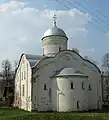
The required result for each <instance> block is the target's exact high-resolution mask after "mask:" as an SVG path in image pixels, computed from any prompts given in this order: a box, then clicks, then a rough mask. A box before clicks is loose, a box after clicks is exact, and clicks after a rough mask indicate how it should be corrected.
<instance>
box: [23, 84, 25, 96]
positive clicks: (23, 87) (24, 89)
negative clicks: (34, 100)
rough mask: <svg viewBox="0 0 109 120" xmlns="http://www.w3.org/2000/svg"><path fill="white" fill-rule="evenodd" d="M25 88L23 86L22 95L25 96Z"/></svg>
mask: <svg viewBox="0 0 109 120" xmlns="http://www.w3.org/2000/svg"><path fill="white" fill-rule="evenodd" d="M24 92H25V88H24V85H23V86H22V95H23V96H24Z"/></svg>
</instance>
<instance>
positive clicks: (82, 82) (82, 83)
mask: <svg viewBox="0 0 109 120" xmlns="http://www.w3.org/2000/svg"><path fill="white" fill-rule="evenodd" d="M82 89H83V90H84V89H85V88H84V82H82Z"/></svg>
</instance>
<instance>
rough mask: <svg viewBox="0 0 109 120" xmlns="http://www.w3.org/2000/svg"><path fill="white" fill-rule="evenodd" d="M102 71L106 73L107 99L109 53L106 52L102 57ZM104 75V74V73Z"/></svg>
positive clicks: (108, 94) (106, 89) (108, 90)
mask: <svg viewBox="0 0 109 120" xmlns="http://www.w3.org/2000/svg"><path fill="white" fill-rule="evenodd" d="M102 71H103V73H105V76H106V80H105V91H106V93H107V99H108V97H109V53H106V54H105V55H104V56H103V58H102ZM103 76H104V75H103Z"/></svg>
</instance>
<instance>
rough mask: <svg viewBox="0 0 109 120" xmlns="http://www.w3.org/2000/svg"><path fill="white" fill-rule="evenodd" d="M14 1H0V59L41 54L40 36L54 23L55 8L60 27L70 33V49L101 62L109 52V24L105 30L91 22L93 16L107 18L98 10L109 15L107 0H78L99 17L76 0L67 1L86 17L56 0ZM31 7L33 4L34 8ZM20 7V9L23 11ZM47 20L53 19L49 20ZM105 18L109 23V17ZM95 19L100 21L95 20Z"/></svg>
mask: <svg viewBox="0 0 109 120" xmlns="http://www.w3.org/2000/svg"><path fill="white" fill-rule="evenodd" d="M13 1H14V0H13ZM13 1H11V0H1V1H0V8H1V9H0V15H1V18H2V20H1V21H0V26H1V30H0V32H1V37H0V41H1V43H2V44H1V46H0V51H1V52H0V54H1V59H0V61H2V60H3V59H5V58H9V59H10V60H12V61H13V60H18V59H19V56H20V54H21V53H22V52H27V53H32V54H42V45H41V40H40V38H41V36H43V33H44V32H45V30H46V29H48V28H49V27H51V26H52V25H51V24H52V16H51V13H52V14H53V12H54V11H53V10H56V11H58V12H57V13H56V12H54V13H56V14H57V17H58V25H59V27H61V28H63V29H64V31H65V32H66V33H68V37H69V49H71V48H75V47H76V48H78V49H79V50H80V52H81V54H82V55H83V56H89V57H90V58H92V59H93V60H95V61H97V62H100V60H101V58H102V56H103V55H104V54H105V53H107V52H109V47H108V46H109V33H108V32H109V31H108V30H109V26H106V27H107V29H108V30H107V31H105V32H102V31H101V30H100V28H96V27H95V26H93V25H92V24H91V22H94V21H93V19H96V20H97V21H98V22H99V21H100V19H102V20H103V21H106V20H105V18H104V17H103V16H102V15H101V14H100V12H98V10H100V11H101V12H102V13H103V14H104V15H105V16H106V17H107V18H109V14H108V11H109V7H108V4H109V1H108V0H104V1H102V0H96V1H95V0H85V1H87V3H85V2H84V0H81V1H80V0H77V1H78V2H79V3H81V4H82V5H84V6H85V7H86V8H88V9H89V10H91V11H92V12H93V13H94V14H96V15H97V16H98V17H99V18H100V19H98V18H96V17H95V16H93V15H92V14H90V13H89V12H88V11H87V10H84V9H83V8H82V7H80V6H79V5H78V4H76V2H75V0H68V1H70V2H72V3H73V4H75V6H72V5H69V4H66V5H68V6H69V7H70V8H71V9H74V8H76V11H77V12H78V13H81V14H82V16H85V20H83V18H82V17H78V15H74V17H71V16H70V15H66V14H69V13H70V12H71V11H68V9H66V8H65V7H64V6H63V5H61V4H59V3H58V2H56V1H55V0H40V1H37V0H25V1H24V2H22V1H20V3H19V2H18V0H16V1H17V2H14V4H13ZM60 1H62V0H60ZM4 8H5V9H4ZM25 8H26V9H25ZM28 8H31V10H30V9H28ZM46 9H47V10H48V11H50V13H49V12H48V14H49V15H47V14H46V15H43V14H45V12H44V11H45V10H46ZM96 9H98V10H96ZM17 10H20V12H18V11H17ZM78 10H79V11H78ZM16 11H17V12H16ZM60 11H61V12H60ZM73 13H74V11H73V12H72V14H73ZM13 14H14V16H13ZM39 14H41V15H42V19H43V20H42V19H39V18H38V17H37V15H39ZM87 14H88V15H89V16H90V17H91V21H89V19H88V17H87ZM25 20H26V22H25ZM35 20H36V21H35ZM46 20H48V21H50V22H46ZM67 21H68V22H67ZM106 22H107V24H109V20H108V21H106ZM33 23H34V24H33ZM94 23H95V24H96V25H97V23H96V22H94ZM98 27H102V28H106V27H105V25H103V24H101V25H99V24H98ZM3 51H5V52H3Z"/></svg>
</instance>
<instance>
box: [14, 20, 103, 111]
mask: <svg viewBox="0 0 109 120" xmlns="http://www.w3.org/2000/svg"><path fill="white" fill-rule="evenodd" d="M41 41H42V45H43V54H42V55H31V54H24V53H23V54H22V55H21V57H20V60H19V63H18V67H17V70H16V78H15V100H14V106H16V107H18V108H20V109H24V110H27V111H59V112H68V111H88V110H96V109H101V108H102V89H101V72H100V70H99V68H98V67H97V66H96V65H95V64H94V63H92V62H91V61H89V60H86V59H84V58H83V57H82V56H81V55H80V54H79V53H78V52H75V51H74V50H68V49H67V42H68V37H67V35H66V33H65V32H64V31H63V30H62V29H61V28H59V27H57V25H56V20H55V19H54V24H53V27H52V28H51V29H48V30H47V31H46V32H45V33H44V36H43V37H42V39H41Z"/></svg>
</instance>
